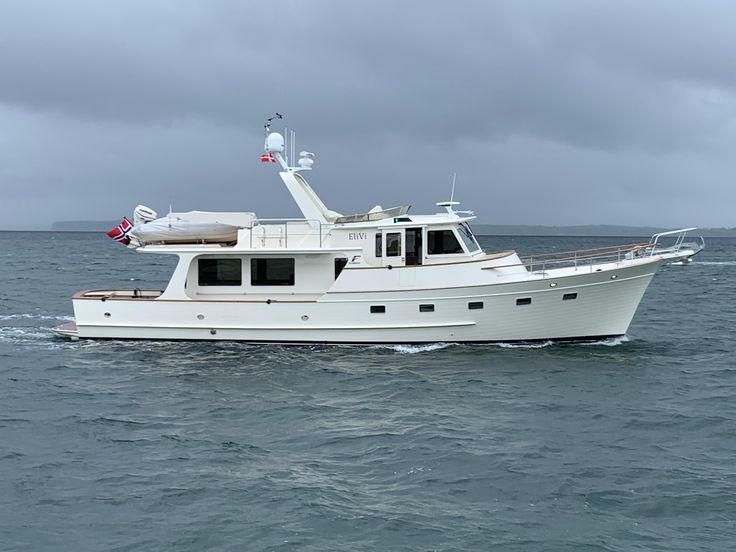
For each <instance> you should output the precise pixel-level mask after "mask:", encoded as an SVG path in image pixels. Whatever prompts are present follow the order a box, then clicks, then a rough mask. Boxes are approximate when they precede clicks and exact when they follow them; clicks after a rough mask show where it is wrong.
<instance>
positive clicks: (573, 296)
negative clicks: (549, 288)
mask: <svg viewBox="0 0 736 552" xmlns="http://www.w3.org/2000/svg"><path fill="white" fill-rule="evenodd" d="M577 298H578V294H577V293H566V294H565V295H563V296H562V300H563V301H572V300H573V299H577Z"/></svg>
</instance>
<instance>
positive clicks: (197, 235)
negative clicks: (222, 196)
mask: <svg viewBox="0 0 736 552" xmlns="http://www.w3.org/2000/svg"><path fill="white" fill-rule="evenodd" d="M255 219H256V216H255V213H212V212H207V211H189V212H187V213H169V214H168V215H166V216H165V217H161V218H157V219H155V220H152V221H149V222H142V224H139V225H136V227H135V228H134V229H133V233H132V234H133V237H134V238H135V239H136V240H137V241H138V242H139V243H140V244H141V245H145V244H152V243H228V242H233V241H236V240H237V239H238V230H239V229H240V228H246V227H249V226H251V225H252V224H253V221H255Z"/></svg>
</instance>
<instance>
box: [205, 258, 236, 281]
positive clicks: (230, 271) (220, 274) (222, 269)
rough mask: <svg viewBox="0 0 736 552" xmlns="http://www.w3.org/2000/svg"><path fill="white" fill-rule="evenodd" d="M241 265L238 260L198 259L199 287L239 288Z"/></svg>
mask: <svg viewBox="0 0 736 552" xmlns="http://www.w3.org/2000/svg"><path fill="white" fill-rule="evenodd" d="M242 271H243V263H242V261H241V260H240V259H199V260H198V261H197V272H198V281H199V285H200V286H239V285H242V283H243V274H242Z"/></svg>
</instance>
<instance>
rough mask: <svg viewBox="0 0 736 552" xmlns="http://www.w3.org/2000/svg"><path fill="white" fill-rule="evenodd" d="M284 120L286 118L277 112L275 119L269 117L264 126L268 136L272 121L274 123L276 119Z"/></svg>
mask: <svg viewBox="0 0 736 552" xmlns="http://www.w3.org/2000/svg"><path fill="white" fill-rule="evenodd" d="M283 118H284V116H283V115H282V114H281V113H279V112H278V111H277V112H276V115H274V116H273V117H269V118H268V119H266V124H265V125H263V128H265V129H266V134H268V133H269V132H270V131H271V121H273V120H274V119H283Z"/></svg>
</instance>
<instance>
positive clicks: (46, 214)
mask: <svg viewBox="0 0 736 552" xmlns="http://www.w3.org/2000/svg"><path fill="white" fill-rule="evenodd" d="M275 111H278V112H280V113H283V114H285V116H286V120H285V124H287V125H288V126H289V127H290V128H294V129H295V130H296V131H297V148H298V149H308V150H310V151H314V152H316V154H317V157H316V162H315V170H314V171H312V173H311V174H309V175H307V176H308V179H309V180H310V183H311V184H312V186H313V187H314V188H315V190H317V192H318V193H319V194H320V196H321V197H322V199H323V200H324V202H325V203H326V204H327V205H328V207H330V208H332V209H333V210H336V211H340V212H342V213H345V214H348V213H355V212H363V211H366V210H368V209H370V208H371V207H373V206H374V205H375V204H378V203H380V204H381V205H383V206H384V207H389V206H393V205H401V204H411V205H412V206H413V207H412V212H415V213H420V212H435V211H436V210H437V208H436V207H435V206H434V203H435V202H436V201H441V200H446V199H448V196H449V191H450V183H451V180H452V174H453V172H457V189H456V194H455V196H456V197H455V198H456V199H458V200H460V201H461V202H462V204H463V207H464V208H468V209H473V210H475V212H476V214H477V215H478V222H482V223H498V224H557V225H568V224H631V225H658V226H671V227H681V226H690V225H698V226H729V227H731V226H736V208H735V206H736V188H735V186H734V184H736V147H735V146H736V3H734V2H733V1H732V0H728V1H722V2H719V1H698V2H695V1H677V0H666V1H654V0H647V1H642V0H615V1H613V0H608V1H595V0H580V1H566V0H555V1H549V0H543V1H541V0H540V1H522V0H510V1H507V2H505V1H492V0H486V1H479V2H463V1H458V0H454V1H452V2H449V1H445V2H439V1H436V2H430V1H415V2H408V1H404V2H399V1H396V0H392V1H386V2H383V1H376V0H372V1H370V2H367V1H366V2H359V1H338V0H334V1H332V2H322V1H306V0H299V1H293V2H282V1H267V2H246V1H243V0H232V1H227V0H222V1H220V0H199V1H193V0H150V1H143V0H141V1H132V0H124V1H122V0H120V1H117V0H105V1H100V0H87V1H83V0H64V1H63V2H62V1H56V0H47V1H34V0H0V191H1V192H2V193H1V194H0V228H2V229H14V228H48V227H49V226H50V225H51V223H52V222H54V221H57V220H74V219H77V220H108V219H109V220H112V219H118V218H120V217H122V216H124V215H127V216H129V217H130V214H131V212H132V209H133V207H134V206H135V205H136V204H138V203H143V204H146V205H148V206H150V207H152V208H154V209H157V210H158V211H159V212H160V213H165V212H167V211H168V209H169V205H171V206H172V207H173V209H174V210H176V211H185V210H190V209H200V210H234V211H238V210H242V211H255V212H256V213H257V214H258V215H259V216H262V217H279V216H294V215H296V214H297V211H296V208H295V206H294V204H293V202H292V200H291V198H290V196H289V195H288V194H287V192H286V191H285V188H284V187H283V184H282V183H281V180H280V178H279V177H278V175H277V173H276V170H275V169H274V167H273V166H267V165H265V164H264V165H261V163H260V162H259V155H260V153H261V151H262V147H263V123H264V121H265V119H266V118H267V117H268V116H270V115H272V114H273V113H274V112H275Z"/></svg>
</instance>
